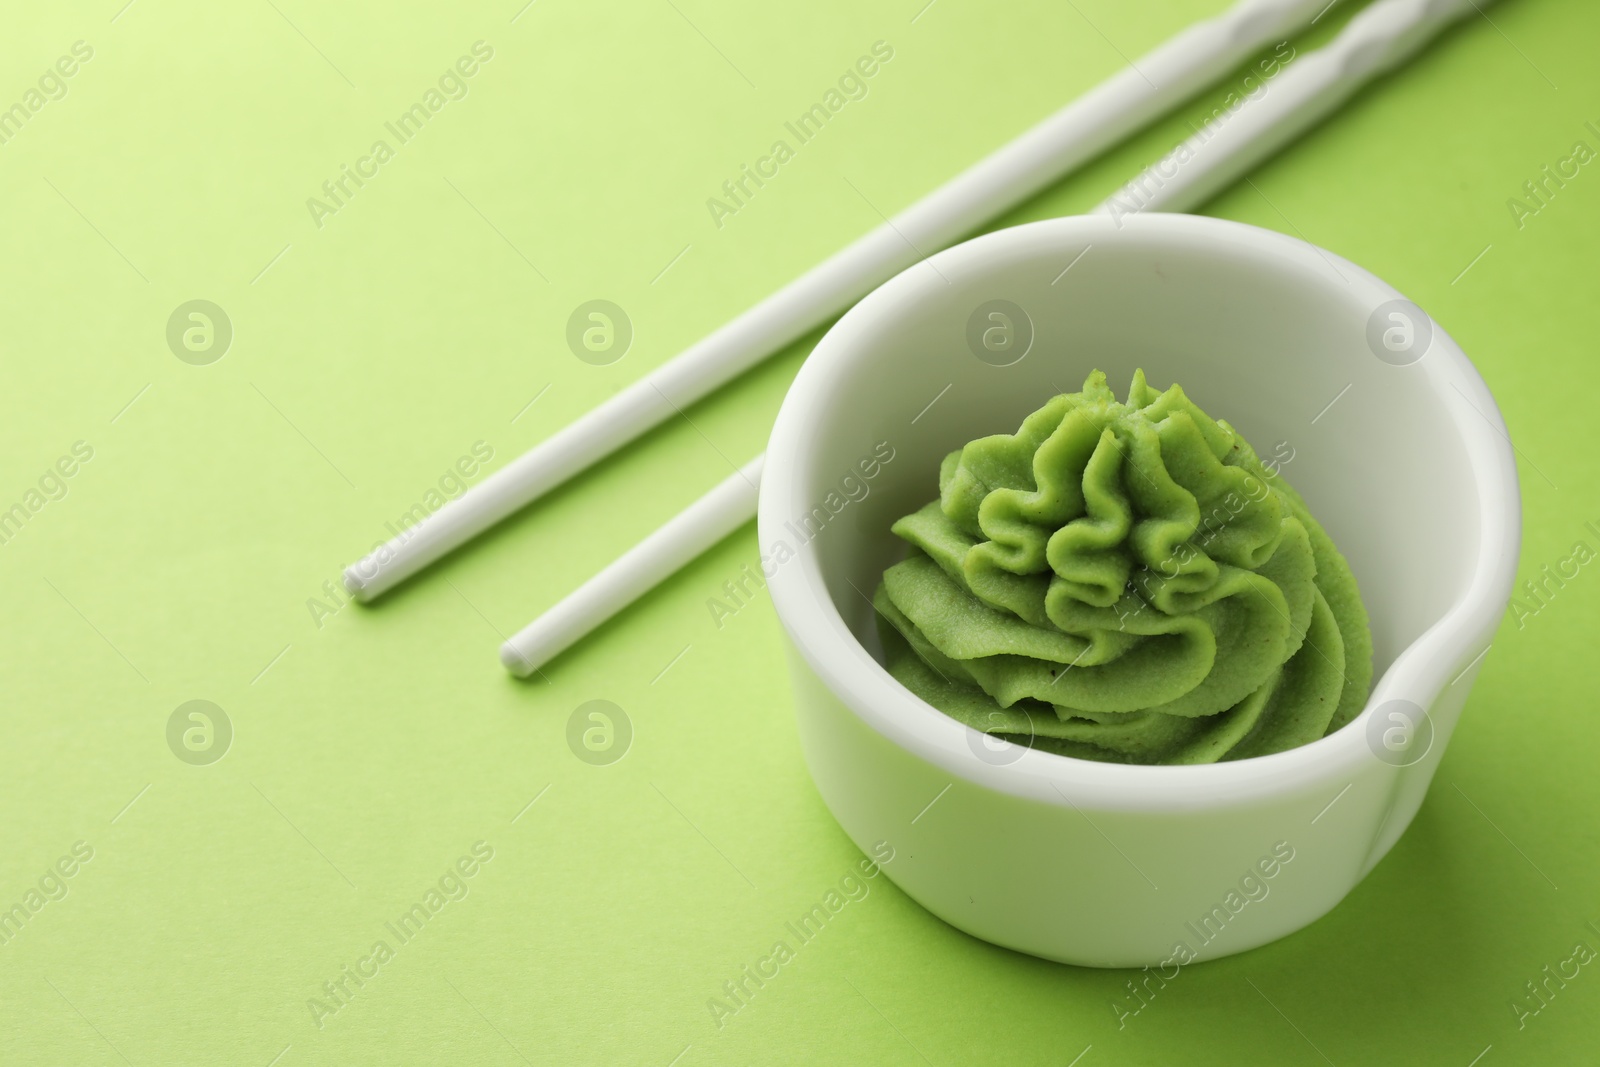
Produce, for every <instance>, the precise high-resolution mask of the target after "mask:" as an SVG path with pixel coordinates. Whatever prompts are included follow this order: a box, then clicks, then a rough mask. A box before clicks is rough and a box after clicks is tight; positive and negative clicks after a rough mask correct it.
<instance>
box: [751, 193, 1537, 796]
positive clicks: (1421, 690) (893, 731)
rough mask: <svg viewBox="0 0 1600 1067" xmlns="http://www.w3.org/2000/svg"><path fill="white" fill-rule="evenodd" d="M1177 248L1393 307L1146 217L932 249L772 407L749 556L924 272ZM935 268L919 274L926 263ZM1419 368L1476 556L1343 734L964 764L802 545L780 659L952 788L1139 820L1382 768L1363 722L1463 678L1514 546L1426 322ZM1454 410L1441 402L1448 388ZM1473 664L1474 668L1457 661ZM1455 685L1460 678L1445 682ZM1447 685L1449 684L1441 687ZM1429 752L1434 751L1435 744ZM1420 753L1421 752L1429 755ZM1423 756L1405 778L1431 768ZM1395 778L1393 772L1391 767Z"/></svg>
mask: <svg viewBox="0 0 1600 1067" xmlns="http://www.w3.org/2000/svg"><path fill="white" fill-rule="evenodd" d="M1152 238H1154V239H1156V240H1163V241H1169V242H1176V244H1177V246H1181V247H1183V248H1185V250H1190V251H1192V250H1195V249H1198V250H1200V251H1202V252H1204V251H1206V250H1208V249H1216V248H1218V247H1220V246H1221V245H1226V246H1227V247H1228V249H1229V255H1230V256H1233V255H1237V254H1239V252H1240V250H1244V251H1245V252H1246V253H1247V254H1249V255H1253V256H1256V257H1257V258H1260V259H1263V260H1267V261H1274V260H1276V261H1278V262H1282V261H1284V260H1285V259H1287V260H1289V261H1292V262H1294V263H1296V264H1300V265H1305V264H1310V263H1312V262H1313V261H1315V265H1316V266H1318V267H1319V268H1321V269H1320V271H1319V272H1318V273H1317V274H1316V275H1315V276H1316V277H1323V276H1326V274H1327V268H1328V266H1329V265H1330V263H1332V264H1335V265H1336V267H1337V273H1339V274H1340V275H1344V276H1347V277H1346V281H1347V284H1348V285H1350V286H1354V287H1356V288H1357V291H1358V292H1359V291H1360V290H1362V289H1365V290H1366V293H1367V295H1368V296H1369V298H1370V301H1371V304H1372V306H1377V305H1378V304H1380V303H1382V302H1384V301H1386V300H1393V299H1406V298H1405V297H1404V294H1402V293H1400V292H1399V291H1398V290H1397V289H1395V288H1394V287H1393V286H1391V285H1389V284H1388V283H1387V282H1384V281H1383V280H1381V279H1379V278H1378V277H1376V276H1375V275H1373V274H1371V273H1370V272H1368V271H1366V270H1364V269H1362V268H1361V267H1358V266H1356V265H1355V264H1353V263H1349V262H1348V261H1347V260H1345V259H1343V258H1342V257H1339V256H1336V255H1335V254H1333V253H1331V252H1328V251H1326V250H1325V249H1321V248H1318V247H1317V246H1314V245H1312V244H1310V243H1308V242H1306V241H1303V240H1300V239H1298V238H1295V237H1290V236H1288V235H1286V234H1282V233H1278V232H1276V231H1273V230H1266V229H1262V228H1260V227H1256V226H1251V225H1248V224H1245V223H1240V222H1234V221H1231V220H1225V219H1217V218H1211V217H1207V216H1198V215H1180V214H1164V213H1151V214H1141V215H1134V216H1130V217H1126V218H1123V219H1121V220H1116V221H1113V220H1111V219H1109V218H1107V217H1105V216H1097V215H1092V216H1083V215H1079V216H1068V217H1064V218H1056V219H1047V220H1043V221H1039V222H1032V223H1025V224H1022V225H1019V226H1014V227H1009V228H1006V229H1002V230H997V231H994V232H992V233H988V234H984V235H982V236H980V237H976V238H973V239H971V240H969V241H966V242H963V243H962V244H958V245H955V246H953V247H951V248H949V249H946V250H945V251H942V252H939V253H937V254H935V255H933V256H931V257H929V258H928V259H926V260H923V261H921V262H919V263H917V264H915V265H913V266H912V267H909V268H907V269H906V270H904V271H902V272H901V273H900V274H897V275H896V276H895V277H893V278H891V279H890V280H889V281H887V282H885V283H884V284H883V285H881V286H879V287H878V288H877V289H874V290H873V291H872V292H871V293H869V294H867V296H865V297H864V298H862V299H861V300H860V301H859V302H858V303H856V305H855V306H854V307H852V308H851V309H850V310H849V311H848V312H846V313H845V315H844V316H843V317H842V318H840V319H839V321H838V322H836V323H835V324H834V325H833V327H832V328H831V329H829V330H828V331H827V333H826V334H825V335H824V336H823V338H822V339H821V341H819V342H818V344H817V345H816V347H815V349H814V350H813V351H812V354H811V355H810V357H809V358H808V359H807V360H806V362H805V363H804V365H803V366H802V367H801V369H800V372H799V374H798V375H797V376H796V378H795V380H794V383H793V384H792V385H791V386H790V388H789V391H788V394H787V395H786V396H785V398H784V401H783V405H782V407H781V409H780V411H779V413H778V418H777V421H776V423H775V425H774V427H773V431H772V437H771V440H770V442H769V444H768V448H767V457H768V458H767V463H766V468H765V471H764V473H763V476H762V481H761V491H760V502H759V506H758V517H759V529H760V531H761V540H762V543H766V541H767V538H766V536H765V533H766V531H768V530H773V531H775V530H777V529H779V527H780V525H781V521H782V515H784V514H789V513H792V511H793V507H792V506H802V505H803V500H802V499H801V498H802V497H803V493H802V492H801V483H802V482H804V481H805V480H806V479H805V475H806V473H807V472H808V471H807V463H808V461H809V456H810V453H809V452H808V450H807V448H806V442H807V437H808V433H807V430H808V426H809V425H810V424H811V423H812V419H811V418H810V416H811V414H812V412H813V411H815V410H816V409H817V407H818V405H819V404H820V403H821V402H823V400H824V399H825V398H826V396H827V395H828V393H829V391H830V386H831V385H832V384H833V383H834V382H835V380H836V379H837V378H838V377H839V376H840V375H841V374H842V373H843V372H844V370H845V369H846V368H847V367H848V366H849V365H850V364H851V362H852V361H853V360H854V359H855V358H859V357H858V356H854V355H852V353H851V351H850V348H851V342H852V341H853V340H854V339H855V338H856V337H857V336H858V335H859V334H860V332H861V331H862V329H863V327H865V326H866V325H867V324H869V323H871V322H872V321H873V320H874V318H875V317H876V316H878V315H879V314H881V313H883V312H885V311H889V312H891V313H898V311H899V308H900V307H901V305H902V302H903V301H904V300H905V299H907V298H912V297H916V296H918V295H919V294H920V292H921V291H922V290H924V289H927V288H929V287H931V286H933V285H936V284H937V285H940V286H941V287H942V286H943V281H942V275H941V274H940V273H939V271H938V268H939V267H942V266H949V267H950V268H951V269H952V271H953V270H954V269H955V268H956V266H957V265H958V264H959V263H960V262H961V261H963V260H967V259H970V258H973V257H984V258H990V257H993V256H995V255H996V254H997V253H998V254H1000V255H1005V254H1007V253H1016V252H1021V251H1031V250H1034V249H1037V248H1040V247H1049V248H1052V249H1056V250H1060V249H1057V248H1056V246H1068V245H1070V246H1072V247H1074V248H1076V247H1078V246H1080V245H1082V244H1083V243H1084V242H1085V241H1090V242H1093V243H1110V242H1114V241H1128V240H1131V239H1138V240H1141V241H1147V240H1149V239H1152ZM930 265H931V266H932V267H933V268H934V269H933V270H929V269H928V268H929V266H930ZM1433 326H1434V330H1433V339H1432V343H1431V347H1430V348H1429V349H1428V352H1427V354H1426V358H1424V359H1422V360H1420V361H1419V362H1418V363H1417V364H1414V366H1415V367H1416V368H1419V369H1420V371H1421V373H1423V374H1424V375H1426V376H1427V377H1428V379H1429V380H1430V383H1431V385H1432V386H1433V393H1434V395H1435V397H1436V399H1437V401H1438V403H1439V404H1440V406H1441V407H1443V408H1444V410H1445V414H1446V415H1447V416H1448V417H1449V419H1450V420H1451V422H1452V424H1453V425H1454V426H1455V428H1456V430H1457V431H1458V433H1459V435H1460V440H1461V442H1462V445H1463V447H1464V449H1465V451H1466V453H1467V458H1468V462H1469V467H1470V469H1471V470H1472V472H1473V474H1474V476H1475V479H1476V482H1477V486H1478V505H1479V506H1478V526H1479V529H1478V534H1479V537H1478V552H1477V557H1476V559H1475V560H1474V561H1473V564H1472V566H1471V574H1470V577H1469V578H1468V579H1467V581H1466V586H1465V589H1464V591H1463V592H1462V593H1461V594H1460V595H1459V597H1458V599H1457V600H1456V602H1455V603H1454V604H1453V605H1452V606H1451V607H1450V608H1449V609H1448V610H1446V611H1445V612H1444V614H1443V615H1442V616H1441V617H1440V618H1439V619H1437V620H1436V621H1435V622H1434V623H1433V625H1431V626H1430V627H1429V628H1428V629H1427V630H1426V631H1424V632H1423V633H1422V634H1421V635H1420V636H1419V637H1418V638H1417V639H1416V640H1415V641H1413V642H1412V643H1411V644H1410V645H1408V646H1407V647H1406V648H1404V649H1403V650H1401V651H1400V652H1399V653H1398V654H1397V655H1396V656H1395V658H1394V661H1393V662H1392V663H1391V664H1390V666H1389V668H1388V670H1386V671H1385V672H1384V674H1383V675H1382V677H1381V678H1379V679H1377V680H1376V681H1375V684H1374V686H1373V689H1372V691H1371V693H1370V694H1369V695H1368V699H1367V705H1366V707H1365V708H1363V709H1362V712H1361V713H1360V714H1359V715H1358V716H1356V718H1355V719H1354V720H1353V721H1352V722H1351V723H1349V724H1347V725H1346V726H1345V727H1344V728H1342V729H1340V730H1338V731H1336V732H1335V733H1333V734H1330V735H1329V736H1327V737H1324V738H1321V739H1319V740H1317V741H1313V742H1311V743H1310V744H1306V745H1302V746H1300V747H1298V748H1294V749H1289V750H1288V751H1285V752H1279V753H1274V754H1272V755H1269V756H1257V757H1253V758H1250V759H1244V760H1237V761H1232V762H1224V763H1214V764H1206V765H1201V766H1162V765H1155V766H1143V765H1128V764H1114V763H1100V762H1096V761H1092V760H1081V759H1075V758H1072V757H1068V756H1058V755H1055V754H1053V753H1048V752H1043V751H1040V750H1036V749H1029V750H1027V751H1025V752H1023V753H1022V754H1021V756H1020V757H1019V758H1018V759H1017V760H1016V761H1015V762H1011V763H1009V764H1006V765H1004V766H997V765H993V764H989V763H986V762H984V761H982V760H979V759H976V758H974V756H973V753H972V750H971V749H970V748H969V747H968V739H967V738H966V734H967V733H969V732H974V731H971V729H970V728H969V727H967V726H965V725H963V724H961V723H959V722H957V721H956V720H954V719H951V718H950V717H948V716H946V715H945V714H944V713H943V712H940V711H939V710H938V709H936V708H934V707H933V706H932V705H930V704H927V703H926V702H924V701H923V700H922V699H921V698H919V697H917V696H915V695H914V694H912V693H911V692H910V691H909V690H907V689H905V688H904V687H903V686H901V685H900V683H899V682H898V681H896V680H895V679H894V677H893V676H892V675H890V674H889V673H888V671H887V670H885V669H884V668H883V667H882V665H880V664H879V663H878V661H877V660H876V659H874V658H873V657H872V655H871V654H870V653H869V652H868V651H867V650H866V649H865V648H864V647H863V646H862V645H861V643H860V642H859V641H858V640H857V639H856V637H855V635H854V634H853V633H852V632H851V631H850V628H849V627H848V626H847V625H846V624H845V621H844V619H843V618H842V617H841V616H840V614H839V611H838V609H837V607H836V606H835V605H834V603H833V600H832V598H831V597H830V596H829V595H828V592H827V589H826V586H825V584H824V583H823V580H822V573H821V568H820V565H819V564H818V561H817V557H816V552H815V550H814V548H813V547H812V546H809V545H808V546H804V547H803V548H802V549H801V550H800V551H799V553H798V554H797V556H796V557H795V558H794V559H792V560H789V561H787V562H785V564H784V565H783V566H781V567H779V568H777V570H776V573H774V574H773V575H772V576H771V577H770V578H769V580H768V589H769V592H770V594H771V596H772V602H773V606H774V608H775V609H776V611H777V614H778V618H779V621H780V622H781V623H782V624H783V627H784V629H785V631H786V633H787V634H788V637H789V639H790V642H791V643H792V645H793V648H794V650H795V651H796V652H797V653H798V655H799V656H800V657H802V658H803V659H804V661H805V664H806V665H807V666H808V667H809V669H810V670H811V671H812V672H813V673H814V674H816V675H817V677H818V678H819V679H821V680H822V682H823V683H824V684H825V685H826V686H827V688H828V689H829V690H830V691H831V692H832V693H833V694H834V695H835V696H836V697H837V698H839V700H840V701H841V702H842V703H843V704H844V705H845V706H846V707H848V708H849V709H850V711H851V712H852V713H853V714H854V715H855V716H856V717H857V718H858V719H860V720H861V721H862V722H863V723H865V724H866V725H867V726H868V727H870V728H871V729H873V730H874V731H875V732H877V733H879V734H881V735H883V736H884V737H886V738H887V739H888V740H889V741H891V742H892V743H893V744H895V745H896V746H898V747H899V748H901V749H904V750H907V751H909V752H910V753H912V754H913V755H915V756H918V757H920V758H921V759H923V760H924V761H926V762H928V763H930V764H932V765H934V766H936V767H938V768H940V769H941V770H943V771H944V772H946V773H948V774H949V775H951V776H953V777H954V778H959V779H964V780H966V781H968V782H971V783H974V784H976V785H980V786H984V787H987V788H989V789H993V790H995V791H997V792H1002V793H1007V794H1012V795H1016V796H1021V797H1027V798H1031V799H1035V800H1038V801H1041V802H1043V803H1046V804H1051V805H1055V806H1061V805H1063V804H1064V805H1065V806H1067V807H1076V806H1077V805H1078V804H1080V803H1090V804H1093V805H1094V806H1095V807H1096V808H1100V809H1113V810H1127V811H1152V810H1170V809H1172V808H1174V807H1181V808H1183V809H1184V810H1194V809H1196V808H1216V807H1227V806H1233V805H1237V804H1243V803H1250V802H1253V801H1256V800H1259V799H1261V798H1263V797H1268V796H1274V795H1279V794H1282V793H1285V792H1290V791H1293V792H1299V791H1301V790H1303V789H1305V788H1307V787H1315V786H1318V785H1324V784H1328V783H1331V782H1332V781H1333V780H1335V779H1338V780H1341V781H1342V780H1346V779H1348V780H1351V781H1353V780H1354V776H1355V775H1356V774H1358V773H1366V772H1369V771H1371V770H1372V769H1373V768H1374V766H1375V765H1376V766H1378V767H1381V768H1389V765H1388V764H1383V763H1381V762H1380V761H1379V760H1378V759H1377V757H1376V756H1375V755H1374V754H1373V753H1372V752H1371V751H1370V750H1369V748H1368V746H1367V744H1366V743H1365V738H1364V734H1365V732H1366V725H1367V722H1368V720H1369V719H1370V717H1371V716H1372V715H1373V714H1374V712H1375V710H1376V709H1377V708H1378V707H1379V706H1380V705H1382V704H1384V703H1386V702H1388V701H1392V700H1408V701H1411V702H1413V703H1415V704H1417V705H1419V706H1420V707H1422V708H1423V709H1428V708H1430V707H1431V706H1432V705H1433V703H1434V701H1435V700H1436V699H1437V698H1438V696H1439V695H1440V694H1441V693H1442V692H1443V691H1444V689H1445V688H1446V686H1447V685H1454V684H1457V683H1458V682H1459V681H1461V679H1462V678H1463V677H1465V676H1466V675H1467V674H1468V673H1470V672H1471V669H1472V667H1473V666H1474V665H1475V664H1476V663H1477V662H1478V659H1481V653H1480V652H1479V649H1480V648H1485V647H1486V646H1487V644H1488V643H1489V641H1490V640H1491V639H1492V636H1493V634H1494V631H1495V629H1496V628H1497V627H1498V625H1499V621H1500V617H1501V615H1502V613H1503V611H1504V607H1505V604H1506V603H1507V602H1508V600H1509V598H1510V595H1511V590H1512V587H1513V583H1514V579H1515V574H1516V563H1517V556H1518V548H1519V544H1520V537H1521V507H1520V496H1519V487H1518V480H1517V470H1516V463H1515V458H1514V455H1513V452H1512V446H1511V441H1510V437H1509V435H1508V434H1507V432H1506V427H1505V423H1504V421H1503V419H1502V418H1501V415H1500V411H1499V408H1498V407H1497V406H1496V404H1495V402H1494V398H1493V396H1492V395H1491V394H1490V392H1489V389H1488V386H1487V385H1486V384H1485V383H1484V381H1483V379H1482V377H1481V376H1479V374H1478V372H1477V370H1476V368H1474V367H1473V365H1472V362H1471V361H1470V360H1469V359H1468V358H1467V356H1466V355H1465V353H1463V352H1462V351H1461V349H1460V347H1459V346H1458V345H1457V344H1456V343H1455V341H1454V340H1453V339H1452V338H1451V337H1450V336H1449V335H1448V334H1447V333H1446V332H1445V331H1444V330H1443V329H1442V328H1441V327H1440V326H1439V325H1438V323H1437V322H1434V324H1433ZM1452 389H1453V390H1454V391H1456V392H1459V393H1460V395H1461V399H1462V400H1463V401H1464V402H1465V403H1464V404H1462V403H1454V402H1451V400H1450V398H1449V392H1450V391H1451V390H1452ZM1471 657H1477V659H1471V661H1470V662H1469V659H1470V658H1471ZM1457 672H1460V673H1459V674H1458V673H1457ZM1452 678H1454V679H1455V681H1454V682H1452V681H1451V679H1452ZM1442 744H1443V740H1442V739H1441V740H1438V741H1436V742H1435V747H1436V748H1439V747H1442ZM1430 755H1433V754H1432V753H1430ZM1435 761H1436V757H1435V758H1434V759H1429V760H1423V761H1421V762H1420V763H1419V764H1415V765H1416V766H1427V765H1432V764H1433V763H1434V762H1435ZM1390 769H1392V770H1398V769H1400V768H1390Z"/></svg>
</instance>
